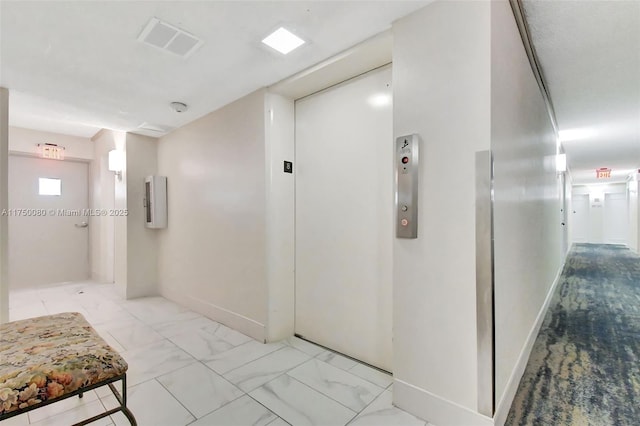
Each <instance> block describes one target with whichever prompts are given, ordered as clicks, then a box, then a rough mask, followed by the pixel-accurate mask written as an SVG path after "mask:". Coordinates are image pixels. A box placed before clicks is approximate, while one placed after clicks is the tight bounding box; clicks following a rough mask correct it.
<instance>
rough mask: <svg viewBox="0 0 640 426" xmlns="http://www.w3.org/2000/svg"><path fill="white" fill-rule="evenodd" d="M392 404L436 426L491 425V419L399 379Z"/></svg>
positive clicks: (394, 382) (395, 381)
mask: <svg viewBox="0 0 640 426" xmlns="http://www.w3.org/2000/svg"><path fill="white" fill-rule="evenodd" d="M393 404H394V405H395V406H397V407H398V408H401V409H403V410H405V411H407V412H409V413H411V414H413V415H415V416H417V417H420V418H421V419H424V420H426V421H428V422H429V423H432V424H434V425H437V426H492V425H493V419H491V418H489V417H486V416H483V415H482V414H479V413H477V412H475V411H473V410H471V409H469V408H467V407H463V406H462V405H459V404H456V403H455V402H452V401H449V400H446V399H444V398H441V397H439V396H437V395H434V394H432V393H431V392H429V391H426V390H424V389H421V388H419V387H417V386H414V385H412V384H410V383H407V382H404V381H402V380H399V379H394V381H393Z"/></svg>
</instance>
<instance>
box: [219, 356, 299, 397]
mask: <svg viewBox="0 0 640 426" xmlns="http://www.w3.org/2000/svg"><path fill="white" fill-rule="evenodd" d="M308 359H309V355H307V354H305V353H304V352H301V351H299V350H297V349H294V348H291V347H285V348H282V349H280V350H277V351H275V352H272V353H270V354H268V355H265V356H263V357H262V358H259V359H257V360H255V361H252V362H250V363H248V364H245V365H243V366H242V367H239V368H236V369H235V370H232V371H230V372H228V373H226V374H225V375H224V377H225V378H226V379H227V380H229V381H230V382H232V383H234V384H235V385H236V386H238V387H239V388H240V389H242V390H243V391H245V392H249V391H251V390H253V389H255V388H257V387H258V386H261V385H263V384H265V383H267V382H268V381H270V380H273V379H275V378H276V377H278V376H279V375H281V374H283V373H285V372H287V371H288V370H290V369H292V368H294V367H295V366H297V365H300V364H302V363H303V362H305V361H307V360H308Z"/></svg>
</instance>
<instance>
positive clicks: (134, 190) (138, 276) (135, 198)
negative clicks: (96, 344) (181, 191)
mask: <svg viewBox="0 0 640 426" xmlns="http://www.w3.org/2000/svg"><path fill="white" fill-rule="evenodd" d="M157 146H158V140H157V139H155V138H151V137H148V136H140V135H134V134H131V133H129V134H127V142H126V170H125V172H124V173H125V179H126V184H127V185H126V191H127V194H126V209H127V212H128V215H127V216H126V230H127V231H126V232H127V247H126V251H127V260H126V262H127V277H126V282H127V290H126V297H127V299H131V298H136V297H143V296H152V295H155V294H158V289H157V283H158V253H157V245H158V240H157V236H158V230H156V229H149V228H147V227H146V226H145V208H144V206H143V198H144V178H145V177H146V176H149V175H154V174H157V170H158V150H157ZM185 207H187V206H185ZM119 219H121V220H122V219H125V218H123V217H120V218H116V221H117V220H119Z"/></svg>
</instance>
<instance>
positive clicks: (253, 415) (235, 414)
mask: <svg viewBox="0 0 640 426" xmlns="http://www.w3.org/2000/svg"><path fill="white" fill-rule="evenodd" d="M277 418H278V417H277V416H276V415H275V414H273V413H272V412H271V411H269V410H267V409H266V408H264V407H263V406H262V405H260V404H258V403H257V402H256V401H254V400H253V399H251V398H250V397H249V396H247V395H245V396H243V397H241V398H238V399H236V400H235V401H233V402H231V403H229V404H227V405H225V406H224V407H222V408H220V409H218V410H216V411H214V412H213V413H211V414H209V415H207V416H205V417H203V418H201V419H199V420H198V421H196V422H194V423H191V425H190V426H266V425H267V424H271V423H272V422H273V421H274V420H277Z"/></svg>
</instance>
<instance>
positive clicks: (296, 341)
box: [282, 336, 325, 356]
mask: <svg viewBox="0 0 640 426" xmlns="http://www.w3.org/2000/svg"><path fill="white" fill-rule="evenodd" d="M282 344H284V345H287V346H291V347H292V348H296V349H298V350H300V351H302V352H305V353H307V354H309V355H311V356H317V355H319V354H321V353H322V352H324V351H325V349H324V348H323V347H321V346H318V345H314V344H313V343H311V342H307V341H306V340H302V339H300V338H298V337H296V336H291V337H289V338H287V339H285V340H283V341H282Z"/></svg>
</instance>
